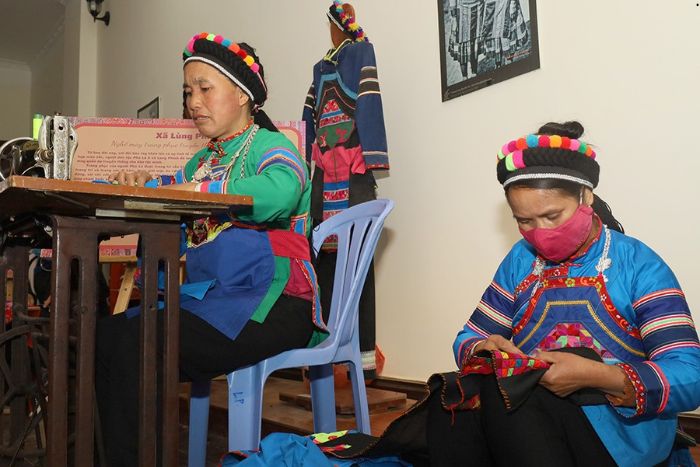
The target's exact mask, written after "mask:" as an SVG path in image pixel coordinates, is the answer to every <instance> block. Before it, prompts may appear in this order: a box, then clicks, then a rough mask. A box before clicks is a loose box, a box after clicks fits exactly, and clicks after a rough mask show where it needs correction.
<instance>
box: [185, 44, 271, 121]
mask: <svg viewBox="0 0 700 467" xmlns="http://www.w3.org/2000/svg"><path fill="white" fill-rule="evenodd" d="M200 39H204V40H208V41H210V42H214V43H216V44H219V45H221V46H222V47H224V48H225V49H228V50H229V51H230V52H231V53H233V54H234V55H236V56H238V57H239V58H240V59H241V60H243V62H244V63H245V64H246V65H248V68H250V71H252V72H253V73H255V76H256V77H257V78H258V80H260V83H261V84H262V86H263V88H264V89H265V91H266V92H267V85H266V84H265V79H264V78H263V77H262V75H261V74H260V64H258V63H257V62H256V61H255V58H253V56H252V55H249V54H248V52H246V51H245V50H244V49H243V48H242V47H241V46H240V45H238V44H237V43H236V42H233V41H231V40H229V39H224V38H223V37H222V36H220V35H219V34H210V33H207V32H203V33H200V34H196V35H194V36H193V37H192V39H190V41H189V42H188V43H187V46H185V50H183V52H182V54H183V59H184V61H185V63H187V62H188V61H189V60H194V59H195V58H193V55H194V54H195V51H194V43H195V42H196V41H198V40H200ZM197 59H198V60H200V61H204V62H205V63H208V64H209V65H211V66H213V67H215V68H217V69H218V70H219V71H221V72H222V73H223V74H224V75H226V76H227V77H228V78H229V79H231V81H233V82H234V83H236V85H238V87H240V88H241V89H243V90H244V91H245V93H246V94H248V96H250V99H251V100H252V101H255V98H254V97H253V93H252V92H251V91H250V90H249V89H248V87H247V86H245V84H244V83H242V82H241V80H239V79H237V78H236V77H235V76H233V75H232V74H231V73H230V72H229V71H228V70H226V69H224V68H223V67H221V66H220V65H219V64H218V63H216V62H213V61H210V60H205V59H203V57H199V58H197ZM258 107H260V106H259V105H257V104H256V105H255V106H254V108H258Z"/></svg>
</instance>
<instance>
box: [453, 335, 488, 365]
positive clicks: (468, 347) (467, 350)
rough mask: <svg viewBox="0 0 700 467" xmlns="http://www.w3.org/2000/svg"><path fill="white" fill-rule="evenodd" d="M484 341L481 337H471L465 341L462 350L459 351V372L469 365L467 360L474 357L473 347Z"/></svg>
mask: <svg viewBox="0 0 700 467" xmlns="http://www.w3.org/2000/svg"><path fill="white" fill-rule="evenodd" d="M485 340H486V339H485V338H482V337H473V338H471V339H469V340H466V341H464V342H463V343H462V349H461V350H460V356H461V360H460V365H459V368H460V370H461V369H462V368H464V367H465V366H467V364H468V363H469V360H471V358H472V356H473V355H474V347H476V346H477V345H479V344H480V343H481V342H484V341H485Z"/></svg>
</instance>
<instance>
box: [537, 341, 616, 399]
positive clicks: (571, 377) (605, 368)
mask: <svg viewBox="0 0 700 467" xmlns="http://www.w3.org/2000/svg"><path fill="white" fill-rule="evenodd" d="M534 357H535V358H537V359H539V360H543V361H545V362H547V363H550V364H551V366H550V367H549V369H548V370H547V371H546V372H545V374H544V376H542V379H540V384H541V385H542V386H544V387H545V388H547V389H549V390H550V391H552V392H553V393H554V394H556V395H557V396H559V397H566V396H568V395H569V394H571V393H572V392H575V391H577V390H579V389H581V388H596V389H600V390H601V391H603V392H605V393H608V394H613V395H622V394H623V393H624V388H625V380H626V379H627V376H625V373H624V372H623V371H622V370H621V369H620V368H618V367H617V366H615V365H607V364H605V363H601V362H596V361H594V360H590V359H588V358H584V357H579V356H578V355H574V354H571V353H565V352H544V351H537V352H536V353H535V355H534Z"/></svg>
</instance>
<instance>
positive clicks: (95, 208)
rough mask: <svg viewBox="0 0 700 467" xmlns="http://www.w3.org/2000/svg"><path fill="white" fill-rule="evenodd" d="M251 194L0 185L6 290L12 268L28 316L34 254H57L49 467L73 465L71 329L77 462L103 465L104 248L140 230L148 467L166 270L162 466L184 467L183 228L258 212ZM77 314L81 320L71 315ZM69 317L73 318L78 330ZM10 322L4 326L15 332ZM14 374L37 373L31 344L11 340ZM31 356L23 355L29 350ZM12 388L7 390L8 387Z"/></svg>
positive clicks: (18, 181) (14, 408) (13, 416)
mask: <svg viewBox="0 0 700 467" xmlns="http://www.w3.org/2000/svg"><path fill="white" fill-rule="evenodd" d="M251 206H252V198H251V197H248V196H235V195H222V194H211V193H197V192H191V191H178V190H167V189H152V188H142V187H127V186H118V185H108V184H96V183H86V182H73V181H64V180H52V179H43V178H33V177H17V176H13V177H10V178H8V179H7V180H4V181H1V182H0V248H1V249H2V256H1V257H0V281H1V285H0V292H1V293H2V295H0V296H4V294H5V286H6V278H7V273H8V271H10V270H11V271H12V272H13V275H14V281H13V282H14V287H13V290H12V310H13V321H12V324H13V325H15V323H17V322H18V321H19V320H18V319H16V318H17V313H18V312H26V309H27V283H28V266H29V264H28V263H29V260H28V258H29V250H30V249H31V248H33V247H38V245H37V241H38V239H39V238H42V237H43V238H45V239H49V240H48V241H50V242H51V247H52V251H53V253H52V255H53V256H52V260H53V267H52V273H51V283H52V285H51V297H52V300H51V305H50V317H49V333H48V335H49V345H48V376H47V378H48V404H47V413H46V414H45V420H44V421H45V429H46V464H45V465H48V466H49V467H63V466H66V465H67V462H68V460H67V459H68V439H67V432H68V422H67V407H68V402H69V398H68V392H69V389H70V388H69V387H68V369H69V365H68V360H69V340H70V339H72V337H71V336H70V333H69V328H70V327H72V326H74V327H75V334H76V337H75V346H76V361H75V381H76V388H75V391H76V397H75V403H76V406H75V423H74V426H73V427H72V431H73V432H74V433H75V444H74V449H73V452H74V453H75V464H74V465H76V466H79V467H89V466H92V465H93V463H94V445H93V440H94V430H95V417H94V413H95V411H94V402H95V401H94V392H93V391H94V364H95V358H94V349H95V322H96V304H97V297H96V289H97V287H96V286H95V283H94V281H95V278H96V277H97V272H98V269H97V268H98V244H99V241H100V240H103V239H105V238H107V237H111V236H117V235H126V234H133V233H137V234H139V236H140V242H141V251H142V271H143V274H142V281H143V289H142V300H141V315H140V320H141V335H140V384H139V439H140V448H139V465H140V466H141V467H153V466H154V465H156V457H157V453H156V449H157V447H156V433H157V430H158V428H159V427H158V426H157V417H156V396H157V392H156V391H157V389H158V388H157V387H156V369H157V361H156V345H157V320H156V312H157V308H158V303H157V301H158V290H157V287H158V284H157V282H158V267H159V264H161V265H163V266H164V270H165V278H166V279H165V284H166V286H165V315H164V316H165V320H164V328H165V329H164V344H163V388H162V391H163V406H162V426H161V427H160V428H161V429H162V440H163V443H162V457H161V458H162V460H163V465H164V466H168V467H175V466H177V463H178V461H177V456H178V430H179V421H178V345H179V342H178V339H179V332H178V325H179V310H180V308H179V285H178V284H179V282H178V278H179V274H178V272H179V263H180V257H179V244H180V225H181V223H182V222H184V221H187V220H191V219H195V218H200V217H205V216H208V215H213V214H220V213H225V212H241V211H242V210H245V209H250V207H251ZM72 268H74V269H75V268H77V276H78V291H77V293H75V295H76V296H74V297H72V298H73V300H71V285H70V276H71V269H72ZM71 308H72V309H73V314H72V315H71ZM69 320H74V324H71V322H70V321H69ZM6 324H7V323H5V320H3V327H2V328H1V329H0V336H2V334H3V333H8V332H11V331H12V328H9V329H6ZM11 346H12V350H13V351H12V353H11V355H12V357H11V358H12V360H11V362H10V371H11V372H12V375H13V377H17V378H19V380H23V379H22V378H25V377H26V376H27V375H28V374H29V373H28V372H29V367H28V365H29V361H28V358H27V357H26V354H27V352H26V348H27V340H26V337H23V338H21V339H17V338H14V340H13V341H12V344H11ZM23 350H24V351H23ZM3 384H6V383H3ZM27 411H28V410H27V404H26V401H25V402H23V401H21V400H19V401H15V402H12V403H10V433H11V437H12V439H15V437H16V436H20V435H21V431H22V430H23V429H24V430H26V428H25V426H26V424H27V419H28V416H29V415H28V414H27Z"/></svg>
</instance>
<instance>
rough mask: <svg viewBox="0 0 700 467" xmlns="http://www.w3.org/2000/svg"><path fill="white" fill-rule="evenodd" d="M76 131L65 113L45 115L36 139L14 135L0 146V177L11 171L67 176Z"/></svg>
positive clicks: (12, 172)
mask: <svg viewBox="0 0 700 467" xmlns="http://www.w3.org/2000/svg"><path fill="white" fill-rule="evenodd" d="M77 147H78V135H77V133H76V132H75V130H74V129H73V127H71V125H70V122H69V120H68V117H63V116H60V115H55V116H46V117H44V119H43V121H42V123H41V127H40V129H39V136H38V138H37V139H32V138H25V137H23V138H14V139H11V140H9V141H7V142H6V143H5V144H3V145H2V146H0V181H3V180H7V179H8V178H9V177H11V176H12V175H24V176H29V177H42V178H54V179H59V180H68V179H69V178H70V173H71V163H72V162H73V155H74V154H75V150H76V148H77Z"/></svg>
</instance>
